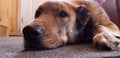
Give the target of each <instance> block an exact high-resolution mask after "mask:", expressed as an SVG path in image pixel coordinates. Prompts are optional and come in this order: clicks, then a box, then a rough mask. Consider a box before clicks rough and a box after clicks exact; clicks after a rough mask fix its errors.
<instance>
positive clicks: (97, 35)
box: [93, 25, 120, 50]
mask: <svg viewBox="0 0 120 58" xmlns="http://www.w3.org/2000/svg"><path fill="white" fill-rule="evenodd" d="M93 44H94V45H95V46H96V47H98V48H99V49H111V50H120V36H119V35H118V34H117V33H115V32H114V31H111V30H110V29H108V28H106V27H105V26H102V25H97V26H95V28H94V37H93Z"/></svg>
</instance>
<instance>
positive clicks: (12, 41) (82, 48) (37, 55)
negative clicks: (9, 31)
mask: <svg viewBox="0 0 120 58" xmlns="http://www.w3.org/2000/svg"><path fill="white" fill-rule="evenodd" d="M23 49H24V48H23V39H22V37H4V38H0V58H101V57H105V58H120V51H102V50H98V49H96V48H94V47H92V45H91V44H79V45H67V46H64V47H61V48H58V49H53V50H45V51H23Z"/></svg>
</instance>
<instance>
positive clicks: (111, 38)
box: [76, 0, 120, 50]
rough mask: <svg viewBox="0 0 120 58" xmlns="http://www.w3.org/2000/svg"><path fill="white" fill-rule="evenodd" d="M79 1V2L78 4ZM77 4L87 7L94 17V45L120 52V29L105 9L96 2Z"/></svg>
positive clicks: (81, 1) (86, 0)
mask: <svg viewBox="0 0 120 58" xmlns="http://www.w3.org/2000/svg"><path fill="white" fill-rule="evenodd" d="M78 1H79V2H78ZM78 1H77V2H76V3H79V5H85V6H86V7H87V8H88V9H89V11H90V14H91V15H92V18H93V21H94V28H93V33H94V37H93V43H94V45H97V46H98V47H99V48H103V47H106V48H109V49H112V50H120V31H119V28H118V27H117V26H116V25H115V24H114V23H112V22H111V21H110V18H109V16H108V15H107V14H106V12H105V11H104V10H103V8H102V7H101V6H100V5H99V4H98V3H97V2H96V1H94V0H78Z"/></svg>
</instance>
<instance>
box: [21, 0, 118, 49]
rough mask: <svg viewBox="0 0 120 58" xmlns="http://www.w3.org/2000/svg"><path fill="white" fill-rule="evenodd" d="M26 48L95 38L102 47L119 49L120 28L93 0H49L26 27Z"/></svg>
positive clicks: (58, 45)
mask: <svg viewBox="0 0 120 58" xmlns="http://www.w3.org/2000/svg"><path fill="white" fill-rule="evenodd" d="M23 34H24V41H25V49H52V48H57V47H60V46H63V45H65V44H73V43H80V42H93V44H94V45H95V46H97V47H98V48H99V49H103V48H107V49H111V50H120V31H119V29H118V27H117V26H116V25H115V24H114V23H112V22H111V21H110V18H109V17H108V15H107V14H106V13H105V11H104V10H103V8H102V7H101V6H100V5H99V4H98V3H97V2H96V1H93V0H77V1H49V2H46V3H44V4H42V5H41V6H40V7H39V8H38V9H37V11H36V13H35V20H34V21H33V22H32V23H31V24H29V25H28V26H26V27H25V28H24V29H23Z"/></svg>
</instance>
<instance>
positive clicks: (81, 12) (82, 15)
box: [76, 5, 91, 25]
mask: <svg viewBox="0 0 120 58" xmlns="http://www.w3.org/2000/svg"><path fill="white" fill-rule="evenodd" d="M76 15H77V17H76V20H77V22H78V23H79V24H82V25H86V24H87V23H88V21H89V19H90V17H91V16H90V12H89V10H88V9H87V8H86V7H85V6H84V5H81V6H79V7H78V8H77V9H76Z"/></svg>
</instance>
